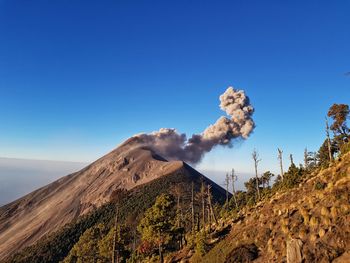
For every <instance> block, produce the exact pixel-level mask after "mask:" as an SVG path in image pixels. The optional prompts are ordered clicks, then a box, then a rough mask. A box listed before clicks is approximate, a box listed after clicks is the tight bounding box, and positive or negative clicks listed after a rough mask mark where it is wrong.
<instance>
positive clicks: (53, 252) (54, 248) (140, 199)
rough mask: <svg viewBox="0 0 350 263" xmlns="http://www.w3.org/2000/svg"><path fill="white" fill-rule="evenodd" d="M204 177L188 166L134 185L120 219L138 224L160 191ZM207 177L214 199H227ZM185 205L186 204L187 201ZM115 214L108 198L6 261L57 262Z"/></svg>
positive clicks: (184, 187) (197, 182) (108, 223)
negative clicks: (81, 238) (83, 235)
mask: <svg viewBox="0 0 350 263" xmlns="http://www.w3.org/2000/svg"><path fill="white" fill-rule="evenodd" d="M201 178H202V175H201V174H199V173H198V172H193V171H191V173H189V171H188V170H187V169H184V170H183V171H181V172H179V173H173V174H170V175H166V176H163V177H160V178H158V179H155V180H153V181H151V182H149V183H146V184H144V185H140V186H137V187H135V188H133V189H132V190H130V191H129V194H128V196H127V197H126V198H125V200H124V201H123V202H121V207H120V208H119V216H120V221H121V222H124V221H125V220H126V219H127V218H128V217H130V216H131V217H132V218H137V219H135V222H134V223H135V224H137V221H138V219H139V216H140V215H142V213H143V212H144V211H145V210H146V209H147V208H149V207H150V206H151V205H152V204H153V203H154V201H155V199H156V197H157V196H158V195H159V194H161V193H169V192H171V191H172V188H173V187H174V185H177V184H180V185H181V187H182V190H183V193H188V192H190V191H191V190H190V188H191V183H192V182H194V186H195V190H196V191H198V189H199V187H200V183H201ZM204 180H205V181H206V183H208V184H211V185H212V187H213V197H214V199H215V200H216V201H218V202H220V203H223V202H224V200H225V195H224V191H223V189H222V188H220V187H219V186H217V185H216V184H215V183H213V182H211V181H210V180H207V179H206V178H205V177H204ZM184 195H185V194H184ZM187 203H188V201H187ZM184 205H186V201H185V204H184ZM114 216H115V207H114V204H113V203H110V202H108V203H106V204H104V205H102V206H101V207H99V208H97V209H95V210H94V211H92V212H90V213H88V214H86V215H84V216H82V217H79V218H78V219H77V220H75V221H74V222H72V223H69V224H67V225H65V226H64V227H63V228H61V229H59V230H58V231H56V232H54V233H51V234H50V235H46V236H44V237H42V238H41V239H39V240H38V241H37V242H36V243H35V244H34V245H31V246H28V247H26V248H24V249H23V250H21V251H19V252H18V253H15V254H13V255H12V256H11V257H10V258H8V259H7V260H5V262H31V263H36V262H37V263H41V262H58V261H60V260H62V259H64V258H65V257H66V256H67V254H68V252H69V251H70V250H71V248H72V247H73V246H74V244H75V243H76V242H78V240H79V238H80V237H81V235H82V234H83V233H84V232H85V231H86V230H87V229H89V228H92V227H94V226H96V225H98V224H99V223H103V224H105V225H106V226H107V227H111V226H112V224H113V220H114Z"/></svg>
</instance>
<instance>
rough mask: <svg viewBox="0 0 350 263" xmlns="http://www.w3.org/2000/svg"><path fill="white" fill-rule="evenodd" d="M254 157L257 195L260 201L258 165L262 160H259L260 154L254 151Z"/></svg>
mask: <svg viewBox="0 0 350 263" xmlns="http://www.w3.org/2000/svg"><path fill="white" fill-rule="evenodd" d="M252 157H253V160H254V168H255V179H256V190H257V193H258V200H260V189H259V177H258V163H259V162H260V161H261V159H259V154H258V152H257V151H256V150H254V151H253V154H252Z"/></svg>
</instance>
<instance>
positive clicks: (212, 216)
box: [208, 184, 218, 224]
mask: <svg viewBox="0 0 350 263" xmlns="http://www.w3.org/2000/svg"><path fill="white" fill-rule="evenodd" d="M210 189H211V185H210V184H208V205H209V210H210V217H211V218H213V219H214V222H215V223H216V224H217V223H218V220H217V219H216V216H215V212H214V209H213V204H212V202H211V191H210ZM210 222H211V220H210Z"/></svg>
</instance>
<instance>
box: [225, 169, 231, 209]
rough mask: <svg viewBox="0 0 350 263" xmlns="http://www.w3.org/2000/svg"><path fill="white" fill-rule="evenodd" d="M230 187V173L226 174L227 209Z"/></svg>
mask: <svg viewBox="0 0 350 263" xmlns="http://www.w3.org/2000/svg"><path fill="white" fill-rule="evenodd" d="M229 185H230V177H229V175H228V173H227V174H226V178H225V187H226V202H225V206H226V208H227V207H228V186H229Z"/></svg>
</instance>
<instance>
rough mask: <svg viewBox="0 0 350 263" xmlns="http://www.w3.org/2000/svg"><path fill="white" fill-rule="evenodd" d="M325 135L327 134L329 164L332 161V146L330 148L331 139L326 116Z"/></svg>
mask: <svg viewBox="0 0 350 263" xmlns="http://www.w3.org/2000/svg"><path fill="white" fill-rule="evenodd" d="M326 136H327V145H328V155H329V164H331V163H332V161H333V156H332V148H331V139H330V137H329V126H328V120H327V117H326Z"/></svg>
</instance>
